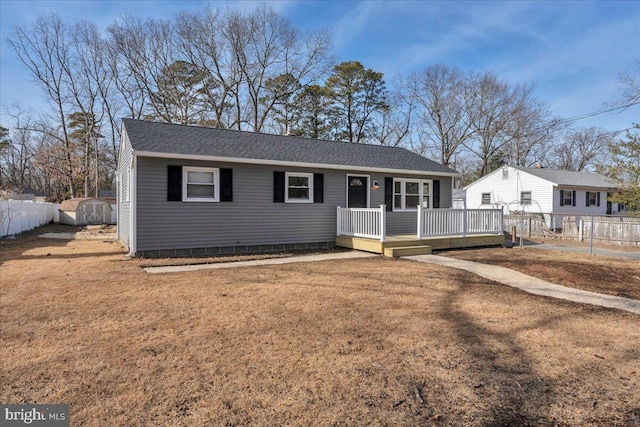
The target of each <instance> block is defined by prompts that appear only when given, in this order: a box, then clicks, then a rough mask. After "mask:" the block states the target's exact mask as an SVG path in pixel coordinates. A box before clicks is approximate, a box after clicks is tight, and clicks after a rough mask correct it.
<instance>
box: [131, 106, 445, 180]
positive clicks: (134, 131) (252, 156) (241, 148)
mask: <svg viewBox="0 0 640 427" xmlns="http://www.w3.org/2000/svg"><path fill="white" fill-rule="evenodd" d="M123 122H124V126H125V129H126V131H127V135H128V136H129V141H130V143H131V146H132V147H133V150H134V151H143V152H152V153H165V154H175V155H176V157H179V156H180V155H189V156H212V157H224V158H240V159H247V160H267V161H274V162H295V163H312V164H326V165H344V166H345V168H346V167H354V168H357V167H364V168H380V169H398V170H411V171H425V172H436V173H444V174H451V173H456V171H454V170H453V169H449V168H448V167H446V166H443V165H441V164H439V163H436V162H434V161H433V160H430V159H427V158H426V157H422V156H420V155H419V154H416V153H414V152H412V151H409V150H406V149H404V148H397V147H386V146H380V145H370V144H352V143H345V142H336V141H326V140H318V139H308V138H299V137H294V136H280V135H270V134H263V133H254V132H244V131H236V130H227V129H214V128H206V127H198V126H186V125H176V124H167V123H156V122H149V121H143V120H134V119H123Z"/></svg>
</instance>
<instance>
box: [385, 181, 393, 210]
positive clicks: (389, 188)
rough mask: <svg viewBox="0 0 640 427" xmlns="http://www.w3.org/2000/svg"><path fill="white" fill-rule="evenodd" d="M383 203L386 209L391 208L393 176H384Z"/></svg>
mask: <svg viewBox="0 0 640 427" xmlns="http://www.w3.org/2000/svg"><path fill="white" fill-rule="evenodd" d="M384 204H385V205H387V209H386V210H387V211H389V212H390V211H391V210H393V177H392V176H385V177H384Z"/></svg>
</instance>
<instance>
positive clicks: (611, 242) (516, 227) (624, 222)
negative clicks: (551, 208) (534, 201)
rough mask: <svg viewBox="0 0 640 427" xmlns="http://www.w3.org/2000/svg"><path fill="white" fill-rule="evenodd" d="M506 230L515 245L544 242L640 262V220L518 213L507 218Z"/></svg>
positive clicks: (598, 216) (614, 216) (506, 216)
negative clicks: (511, 236)
mask: <svg viewBox="0 0 640 427" xmlns="http://www.w3.org/2000/svg"><path fill="white" fill-rule="evenodd" d="M504 228H505V232H507V233H508V234H509V235H513V236H514V237H513V241H515V242H516V243H515V244H521V245H524V244H526V243H527V242H529V244H532V243H542V242H544V244H546V245H556V246H563V247H564V249H565V250H572V251H575V252H584V253H589V254H596V255H606V256H618V257H625V258H631V259H639V260H640V217H634V216H622V215H576V214H562V213H517V214H509V215H505V216H504ZM514 233H515V235H514ZM521 237H522V239H521Z"/></svg>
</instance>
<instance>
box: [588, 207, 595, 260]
mask: <svg viewBox="0 0 640 427" xmlns="http://www.w3.org/2000/svg"><path fill="white" fill-rule="evenodd" d="M593 222H594V218H593V215H591V233H590V234H589V253H590V254H591V255H593Z"/></svg>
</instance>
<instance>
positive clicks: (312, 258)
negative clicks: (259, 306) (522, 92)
mask: <svg viewBox="0 0 640 427" xmlns="http://www.w3.org/2000/svg"><path fill="white" fill-rule="evenodd" d="M378 256H380V255H377V254H371V253H366V252H359V251H350V252H337V253H330V254H318V255H301V256H292V257H287V258H272V259H259V260H254V261H238V262H219V263H215V264H195V265H175V266H166V267H146V268H144V269H143V270H144V271H146V272H147V273H151V274H159V273H181V272H185V271H199V270H214V269H219V268H239V267H255V266H259V265H280V264H291V263H296V262H316V261H328V260H333V259H352V258H373V257H378Z"/></svg>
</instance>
